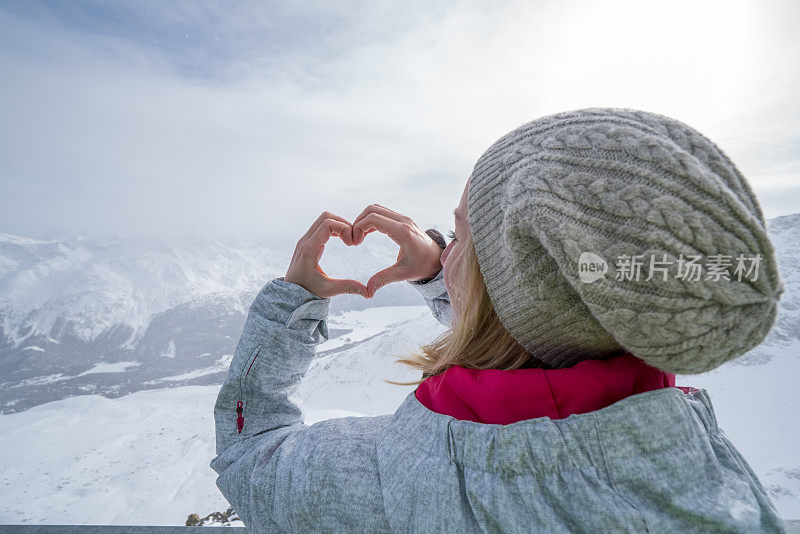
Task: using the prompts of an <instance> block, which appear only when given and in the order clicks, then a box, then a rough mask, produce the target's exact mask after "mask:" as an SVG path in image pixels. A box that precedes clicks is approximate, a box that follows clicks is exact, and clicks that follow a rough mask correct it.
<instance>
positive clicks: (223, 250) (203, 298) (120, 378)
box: [0, 234, 419, 413]
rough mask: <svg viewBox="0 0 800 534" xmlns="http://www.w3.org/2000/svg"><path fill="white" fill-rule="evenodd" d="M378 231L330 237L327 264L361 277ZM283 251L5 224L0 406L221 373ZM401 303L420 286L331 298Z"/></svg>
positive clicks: (382, 263)
mask: <svg viewBox="0 0 800 534" xmlns="http://www.w3.org/2000/svg"><path fill="white" fill-rule="evenodd" d="M376 237H377V236H376ZM376 237H373V236H370V237H369V238H368V239H367V240H366V241H365V242H364V243H363V244H362V245H360V246H358V247H346V246H345V245H344V244H342V243H341V242H340V241H339V240H338V239H336V238H333V239H331V241H329V244H328V245H326V251H325V254H324V255H323V258H322V266H323V268H324V269H326V272H327V273H328V274H329V275H330V276H338V277H345V276H347V277H353V278H356V279H358V280H362V281H363V282H366V281H367V280H368V279H369V277H370V276H371V275H372V274H374V273H375V272H377V271H379V270H380V269H382V268H384V267H387V266H389V265H391V264H392V263H394V261H395V260H396V257H397V246H396V245H395V244H394V243H393V242H391V241H390V240H389V239H388V238H385V239H378V238H376ZM381 237H382V236H381ZM290 259H291V250H289V251H280V252H278V251H276V250H274V249H272V248H271V247H269V246H265V245H263V244H259V243H237V242H231V243H222V242H220V241H216V240H210V239H181V240H172V241H165V240H142V239H131V238H119V239H106V240H96V239H74V240H69V241H39V240H33V239H27V238H22V237H16V236H10V235H7V234H0V377H2V378H0V380H2V382H0V412H1V413H13V412H17V411H21V410H25V409H27V408H30V407H32V406H36V405H37V404H41V403H43V402H50V401H53V400H58V399H63V398H66V397H69V396H72V395H81V394H86V393H96V394H101V395H105V396H108V397H115V396H120V395H126V394H129V393H132V392H134V391H138V390H140V389H150V388H162V387H167V386H169V387H174V386H180V385H188V384H217V383H221V381H222V379H223V378H224V373H225V371H226V370H227V363H228V362H229V358H230V355H231V354H232V353H233V350H234V348H235V345H236V342H237V340H238V338H239V335H240V334H241V331H242V326H243V325H244V320H245V317H246V313H247V309H248V307H249V305H250V302H252V300H253V297H254V296H255V294H256V292H257V291H258V290H259V289H260V288H261V287H262V286H263V285H264V284H265V283H266V282H267V281H269V280H270V279H272V278H275V277H278V276H283V275H284V274H285V273H286V268H287V267H288V265H289V260H290ZM351 265H352V266H354V267H355V268H353V267H350V266H351ZM404 304H416V305H418V304H419V296H418V295H417V294H416V292H415V291H414V290H413V289H411V288H410V287H408V286H407V285H404V284H394V285H392V286H389V287H386V288H383V289H382V290H381V291H380V292H379V293H378V294H376V296H375V298H373V299H371V300H369V301H366V300H365V299H363V298H361V297H358V296H351V295H342V296H337V297H335V298H334V299H333V300H332V302H331V310H332V312H336V311H342V310H351V309H359V308H364V307H366V306H381V305H384V306H385V305H404Z"/></svg>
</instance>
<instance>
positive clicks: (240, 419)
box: [236, 346, 261, 434]
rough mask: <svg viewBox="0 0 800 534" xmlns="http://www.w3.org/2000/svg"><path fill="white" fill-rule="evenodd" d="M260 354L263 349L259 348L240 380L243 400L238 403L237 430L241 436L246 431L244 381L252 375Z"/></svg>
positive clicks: (240, 396) (240, 392)
mask: <svg viewBox="0 0 800 534" xmlns="http://www.w3.org/2000/svg"><path fill="white" fill-rule="evenodd" d="M260 352H261V347H260V346H259V347H258V349H257V350H256V353H255V354H254V355H253V359H252V360H250V365H248V366H247V371H245V372H244V374H243V375H242V376H241V378H239V398H240V399H242V400H239V401H238V402H237V403H236V429H237V430H238V431H239V434H241V433H242V430H243V429H244V402H243V400H244V381H245V380H246V379H247V375H248V373H250V368H251V367H253V364H254V363H256V358H258V355H259V353H260Z"/></svg>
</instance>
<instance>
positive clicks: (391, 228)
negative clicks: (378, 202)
mask: <svg viewBox="0 0 800 534" xmlns="http://www.w3.org/2000/svg"><path fill="white" fill-rule="evenodd" d="M370 229H372V230H377V231H379V232H381V233H382V234H386V235H388V236H389V237H390V238H391V239H392V241H394V242H395V243H397V244H398V245H402V244H403V243H404V242H405V241H406V237H407V236H408V231H409V229H408V226H407V225H406V224H404V223H401V222H398V221H396V220H394V219H390V218H388V217H385V216H383V215H378V214H377V213H370V214H368V215H367V216H366V217H364V218H363V219H361V220H360V221H358V222H357V223H356V224H354V225H353V241H354V243H355V244H358V243H359V241H356V235H363V234H366V233H369V231H370ZM362 239H363V238H362Z"/></svg>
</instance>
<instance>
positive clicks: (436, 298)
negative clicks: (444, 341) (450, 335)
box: [408, 270, 453, 327]
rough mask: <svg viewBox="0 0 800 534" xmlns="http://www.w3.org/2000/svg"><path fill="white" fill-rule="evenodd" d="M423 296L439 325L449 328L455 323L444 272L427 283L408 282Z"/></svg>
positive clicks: (440, 272)
mask: <svg viewBox="0 0 800 534" xmlns="http://www.w3.org/2000/svg"><path fill="white" fill-rule="evenodd" d="M408 283H409V284H411V286H412V287H413V288H414V289H416V290H417V291H419V292H420V293H421V294H422V297H423V298H424V299H425V304H427V305H428V308H430V309H431V313H433V316H434V317H435V318H436V320H437V321H439V323H441V324H443V325H444V326H447V327H449V326H450V325H451V323H452V321H453V311H452V308H451V307H450V296H449V295H448V294H447V287H445V285H444V270H441V271H439V274H437V275H436V276H434V277H433V278H431V279H430V280H428V281H426V282H408Z"/></svg>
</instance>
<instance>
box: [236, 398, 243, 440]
mask: <svg viewBox="0 0 800 534" xmlns="http://www.w3.org/2000/svg"><path fill="white" fill-rule="evenodd" d="M243 411H244V408H242V401H239V402H237V403H236V413H237V414H238V415H237V416H236V428H238V429H239V434H241V433H242V429H243V428H244V416H243V415H242V412H243Z"/></svg>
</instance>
